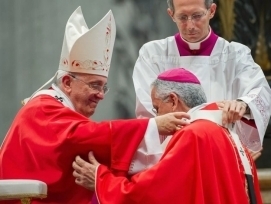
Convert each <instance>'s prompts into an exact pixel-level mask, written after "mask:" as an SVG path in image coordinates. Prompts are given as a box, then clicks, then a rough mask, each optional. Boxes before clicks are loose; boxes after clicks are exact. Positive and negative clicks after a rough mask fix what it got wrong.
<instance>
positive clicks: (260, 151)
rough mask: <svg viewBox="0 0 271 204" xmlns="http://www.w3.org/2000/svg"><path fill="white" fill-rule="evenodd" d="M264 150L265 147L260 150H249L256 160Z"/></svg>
mask: <svg viewBox="0 0 271 204" xmlns="http://www.w3.org/2000/svg"><path fill="white" fill-rule="evenodd" d="M262 151H263V148H261V149H260V150H259V151H257V152H253V151H251V150H248V152H249V154H250V156H251V157H252V159H253V160H254V161H255V160H256V159H258V158H259V157H260V156H261V155H262Z"/></svg>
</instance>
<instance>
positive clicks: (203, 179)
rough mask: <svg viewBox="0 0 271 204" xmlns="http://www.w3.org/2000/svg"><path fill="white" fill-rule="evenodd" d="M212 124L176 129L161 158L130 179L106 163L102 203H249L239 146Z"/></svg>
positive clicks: (101, 174)
mask: <svg viewBox="0 0 271 204" xmlns="http://www.w3.org/2000/svg"><path fill="white" fill-rule="evenodd" d="M210 124H211V123H198V122H197V125H196V123H194V125H193V124H191V125H190V126H187V127H186V128H184V129H183V130H181V131H179V132H178V133H176V134H175V135H174V136H173V138H172V140H171V141H170V143H169V145H168V147H167V149H166V151H165V153H164V155H163V157H162V158H161V160H160V162H158V163H157V164H156V165H154V166H153V167H151V168H150V169H148V170H145V171H143V172H141V173H138V174H136V175H134V176H133V177H132V178H131V179H130V180H129V179H127V178H124V177H116V176H114V175H113V174H112V173H111V172H110V171H109V170H108V169H107V168H106V167H105V166H103V165H100V166H99V167H98V169H97V172H96V175H97V177H96V194H97V198H98V200H99V201H100V203H103V204H109V203H118V204H136V203H148V204H156V203H171V204H178V203H189V204H198V203H201V204H210V203H219V204H227V203H231V204H240V203H244V204H245V203H249V202H248V197H247V195H246V190H245V183H244V175H243V174H242V173H240V171H239V166H238V161H236V155H235V151H234V149H233V146H232V145H231V143H230V142H229V140H228V138H227V136H226V135H225V133H224V132H223V131H222V128H219V126H217V125H215V124H213V123H212V124H211V125H210ZM237 192H238V193H237Z"/></svg>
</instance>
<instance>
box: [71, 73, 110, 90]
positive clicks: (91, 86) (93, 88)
mask: <svg viewBox="0 0 271 204" xmlns="http://www.w3.org/2000/svg"><path fill="white" fill-rule="evenodd" d="M69 76H71V77H72V78H73V79H76V80H78V81H81V82H83V83H84V84H86V85H88V87H89V88H90V89H92V90H94V91H97V92H98V93H103V94H104V95H105V94H107V93H108V91H109V88H108V87H107V86H106V85H105V86H101V85H99V84H97V83H87V82H85V81H84V80H82V79H79V78H77V77H76V76H74V75H72V74H69Z"/></svg>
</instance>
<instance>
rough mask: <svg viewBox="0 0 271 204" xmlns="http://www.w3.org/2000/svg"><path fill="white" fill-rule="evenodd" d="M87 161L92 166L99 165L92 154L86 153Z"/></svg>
mask: <svg viewBox="0 0 271 204" xmlns="http://www.w3.org/2000/svg"><path fill="white" fill-rule="evenodd" d="M88 160H89V162H90V163H91V164H93V165H99V164H100V163H99V162H98V161H97V160H96V159H95V157H94V155H93V152H89V153H88Z"/></svg>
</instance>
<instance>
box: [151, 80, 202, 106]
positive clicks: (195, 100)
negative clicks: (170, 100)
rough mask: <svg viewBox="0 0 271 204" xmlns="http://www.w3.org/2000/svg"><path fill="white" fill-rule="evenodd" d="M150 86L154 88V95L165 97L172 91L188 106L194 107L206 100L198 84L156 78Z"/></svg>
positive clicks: (160, 97)
mask: <svg viewBox="0 0 271 204" xmlns="http://www.w3.org/2000/svg"><path fill="white" fill-rule="evenodd" d="M151 86H152V87H153V88H154V87H155V88H156V93H155V95H156V96H155V97H157V98H159V99H165V98H166V97H167V96H169V94H170V93H172V92H174V93H175V94H177V95H178V97H179V99H180V100H182V101H183V102H184V103H185V105H186V106H188V107H189V108H194V107H196V106H198V105H201V104H203V103H206V102H207V99H206V95H205V93H204V91H203V89H202V87H201V85H200V84H192V83H181V82H172V81H164V80H160V79H156V80H155V81H154V82H153V83H152V85H151Z"/></svg>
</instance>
